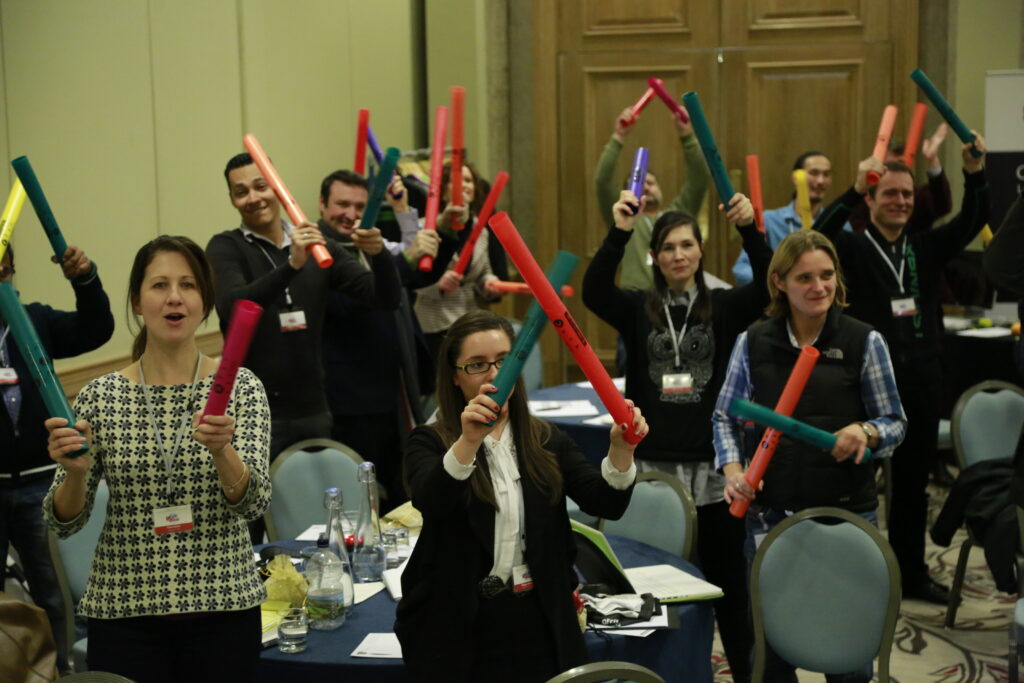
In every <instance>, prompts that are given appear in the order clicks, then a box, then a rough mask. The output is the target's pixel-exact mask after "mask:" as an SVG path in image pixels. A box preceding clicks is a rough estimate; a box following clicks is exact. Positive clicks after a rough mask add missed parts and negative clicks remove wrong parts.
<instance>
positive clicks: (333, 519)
mask: <svg viewBox="0 0 1024 683" xmlns="http://www.w3.org/2000/svg"><path fill="white" fill-rule="evenodd" d="M342 502H343V501H342V499H341V491H339V490H338V489H337V488H335V487H333V486H332V487H331V488H329V489H327V490H326V491H324V507H325V508H327V548H328V550H330V551H331V552H332V553H334V554H335V555H337V556H338V559H339V560H341V568H342V571H344V573H345V578H344V582H345V610H346V612H348V613H351V612H352V608H353V607H354V606H355V598H356V593H355V589H354V587H353V585H352V564H351V563H350V562H349V557H348V552H347V551H346V550H345V532H344V530H343V528H342V525H341V517H342V512H341V505H342Z"/></svg>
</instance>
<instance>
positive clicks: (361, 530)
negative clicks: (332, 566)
mask: <svg viewBox="0 0 1024 683" xmlns="http://www.w3.org/2000/svg"><path fill="white" fill-rule="evenodd" d="M359 484H360V485H361V487H362V489H363V492H362V497H361V499H360V501H359V524H358V525H357V526H356V538H355V546H354V547H353V548H352V567H353V568H354V569H355V576H356V581H358V582H359V583H369V582H371V581H380V580H381V574H383V573H384V567H385V565H386V564H387V551H386V550H385V548H384V539H383V538H381V535H380V519H379V518H378V503H377V473H376V471H375V470H374V468H373V463H372V462H361V463H359Z"/></svg>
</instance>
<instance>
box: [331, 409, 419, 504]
mask: <svg viewBox="0 0 1024 683" xmlns="http://www.w3.org/2000/svg"><path fill="white" fill-rule="evenodd" d="M398 420H399V416H398V413H383V414H380V415H335V416H334V428H333V429H332V430H331V438H332V439H334V440H335V441H340V442H341V443H343V444H345V445H346V446H351V447H352V448H353V449H355V451H356V453H358V454H359V455H360V456H362V458H363V460H369V461H370V462H372V463H373V465H374V467H375V468H376V470H377V481H378V482H380V483H381V484H383V485H384V488H385V489H386V490H387V492H388V497H387V500H382V501H381V509H380V512H381V514H384V513H385V512H388V511H389V510H393V509H394V508H396V507H398V506H399V505H401V504H402V503H404V502H405V501H407V500H409V497H408V496H407V495H405V486H404V484H403V482H402V438H401V434H400V431H399V430H400V426H399V422H398ZM346 504H347V505H348V506H349V507H351V508H353V509H355V508H357V507H358V505H355V501H346Z"/></svg>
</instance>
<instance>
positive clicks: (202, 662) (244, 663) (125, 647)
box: [86, 607, 262, 683]
mask: <svg viewBox="0 0 1024 683" xmlns="http://www.w3.org/2000/svg"><path fill="white" fill-rule="evenodd" d="M261 637H262V631H261V626H260V608H259V607H251V608H249V609H245V610H240V611H237V612H212V613H210V614H204V615H201V616H196V617H194V618H183V619H175V618H167V617H129V618H125V619H92V618H90V619H89V651H88V654H87V655H86V661H87V662H88V664H89V670H90V671H106V672H110V673H116V674H120V675H122V676H125V677H127V678H129V679H131V680H133V681H136V683H180V682H181V681H188V682H189V683H203V682H205V681H210V683H213V682H214V681H217V682H218V683H219V682H222V681H254V680H256V665H257V663H258V662H259V658H260V640H261Z"/></svg>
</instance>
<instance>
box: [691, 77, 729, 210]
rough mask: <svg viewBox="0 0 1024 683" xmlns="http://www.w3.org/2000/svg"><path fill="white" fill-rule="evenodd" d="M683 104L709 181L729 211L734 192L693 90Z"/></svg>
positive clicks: (698, 99) (698, 98)
mask: <svg viewBox="0 0 1024 683" xmlns="http://www.w3.org/2000/svg"><path fill="white" fill-rule="evenodd" d="M683 104H685V105H686V109H687V111H689V112H690V120H691V121H692V122H693V132H694V134H695V135H696V136H697V142H699V143H700V149H701V151H702V152H704V160H705V161H707V162H708V170H709V171H711V179H712V180H713V181H715V189H716V190H718V196H719V198H721V200H722V204H724V205H725V208H726V209H731V208H732V207H731V206H730V205H729V202H730V201H732V196H733V195H734V194H736V191H735V190H734V189H732V182H730V181H729V174H728V173H726V172H725V164H723V163H722V157H721V155H720V154H719V153H718V145H716V144H715V136H714V135H712V133H711V126H709V125H708V120H707V118H706V117H705V116H704V107H702V106H701V105H700V97H698V96H697V93H696V92H695V91H693V90H691V91H690V92H688V93H686V94H685V95H683Z"/></svg>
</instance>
